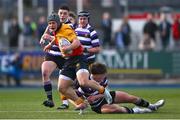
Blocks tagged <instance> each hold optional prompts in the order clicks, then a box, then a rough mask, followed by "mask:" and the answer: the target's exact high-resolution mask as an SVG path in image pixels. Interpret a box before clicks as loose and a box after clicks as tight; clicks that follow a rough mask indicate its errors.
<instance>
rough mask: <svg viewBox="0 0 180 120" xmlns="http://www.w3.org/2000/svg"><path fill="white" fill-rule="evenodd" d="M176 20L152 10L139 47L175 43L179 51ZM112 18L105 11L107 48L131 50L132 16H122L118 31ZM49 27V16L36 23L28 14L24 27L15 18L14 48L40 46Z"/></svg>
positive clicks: (10, 31) (164, 46)
mask: <svg viewBox="0 0 180 120" xmlns="http://www.w3.org/2000/svg"><path fill="white" fill-rule="evenodd" d="M172 19H173V20H171V21H169V19H167V15H166V14H161V15H160V16H159V18H158V19H157V18H156V16H155V15H154V14H152V13H149V14H148V15H147V20H146V21H145V23H144V26H143V29H142V31H141V33H140V34H142V37H141V38H139V40H138V41H137V42H138V43H137V46H136V47H135V48H137V49H136V50H156V48H159V47H160V49H161V50H169V46H170V42H173V46H174V47H173V50H178V49H179V48H180V47H179V46H180V20H179V18H178V17H173V18H172ZM112 20H113V18H112V17H111V15H110V14H109V13H108V12H104V13H103V14H102V20H101V23H99V24H100V25H101V26H100V29H99V31H101V32H100V33H99V36H100V38H101V43H102V45H103V47H104V49H110V48H116V49H118V50H130V46H132V42H133V40H134V38H133V36H132V32H133V31H132V27H133V26H131V25H130V23H129V18H128V16H127V15H125V16H123V17H122V18H121V21H122V22H121V25H120V26H119V29H118V30H117V31H114V33H113V31H112ZM46 26H47V22H46V17H45V16H40V17H39V20H38V22H35V21H33V20H32V18H31V17H30V16H28V15H26V16H25V17H24V27H23V28H20V26H19V25H18V22H17V18H16V17H13V18H12V19H11V20H10V24H9V29H8V38H9V47H10V49H18V50H19V49H20V50H23V49H36V48H39V49H40V46H39V44H38V43H39V39H40V37H41V35H42V34H43V31H44V30H45V29H46ZM94 27H95V28H96V26H94ZM158 40H160V41H159V42H160V45H158V44H157V42H158ZM171 40H172V41H171Z"/></svg>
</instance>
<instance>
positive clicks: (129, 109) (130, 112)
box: [124, 106, 134, 114]
mask: <svg viewBox="0 0 180 120" xmlns="http://www.w3.org/2000/svg"><path fill="white" fill-rule="evenodd" d="M124 108H126V110H127V112H128V113H129V114H133V113H134V111H133V109H131V108H128V107H125V106H124Z"/></svg>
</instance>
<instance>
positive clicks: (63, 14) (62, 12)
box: [58, 9, 69, 23]
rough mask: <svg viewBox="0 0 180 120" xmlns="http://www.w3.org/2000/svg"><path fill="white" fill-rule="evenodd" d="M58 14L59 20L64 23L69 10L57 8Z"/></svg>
mask: <svg viewBox="0 0 180 120" xmlns="http://www.w3.org/2000/svg"><path fill="white" fill-rule="evenodd" d="M58 15H59V17H60V20H61V22H63V23H64V22H66V20H67V19H68V17H69V11H68V10H63V9H59V11H58Z"/></svg>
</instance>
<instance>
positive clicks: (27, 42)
mask: <svg viewBox="0 0 180 120" xmlns="http://www.w3.org/2000/svg"><path fill="white" fill-rule="evenodd" d="M35 29H36V24H35V23H34V22H32V20H31V18H30V16H25V18H24V28H23V37H24V39H23V41H21V44H22V45H21V46H22V48H24V46H27V47H31V46H32V44H33V42H34V41H33V36H34V33H35Z"/></svg>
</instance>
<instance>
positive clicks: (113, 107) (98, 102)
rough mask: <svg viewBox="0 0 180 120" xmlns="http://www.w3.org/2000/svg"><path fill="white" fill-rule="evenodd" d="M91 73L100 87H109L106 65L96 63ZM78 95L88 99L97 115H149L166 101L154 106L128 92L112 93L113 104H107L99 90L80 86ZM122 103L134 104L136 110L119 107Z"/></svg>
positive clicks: (92, 66) (160, 101) (92, 78)
mask: <svg viewBox="0 0 180 120" xmlns="http://www.w3.org/2000/svg"><path fill="white" fill-rule="evenodd" d="M90 72H91V77H90V80H95V81H96V82H98V83H99V84H100V85H102V86H104V87H108V80H107V77H106V76H107V68H106V65H104V64H102V63H98V62H95V63H93V64H91V65H90ZM76 93H77V95H78V96H79V97H83V98H85V99H87V100H88V102H89V104H90V106H91V109H92V110H93V111H94V112H96V113H129V114H133V113H136V114H139V113H149V112H153V111H156V110H158V109H159V108H160V107H162V106H163V105H164V103H165V101H164V100H163V99H162V100H159V101H157V102H156V103H154V104H151V103H149V102H148V101H146V100H144V99H142V98H140V97H137V96H134V95H131V94H128V93H127V92H123V91H110V94H111V96H112V103H111V104H107V101H106V100H105V98H104V95H102V94H99V93H98V91H97V90H94V89H91V88H88V87H81V86H78V84H77V92H76ZM120 103H132V104H134V105H136V106H135V107H134V108H129V107H125V106H119V105H117V104H120Z"/></svg>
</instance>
